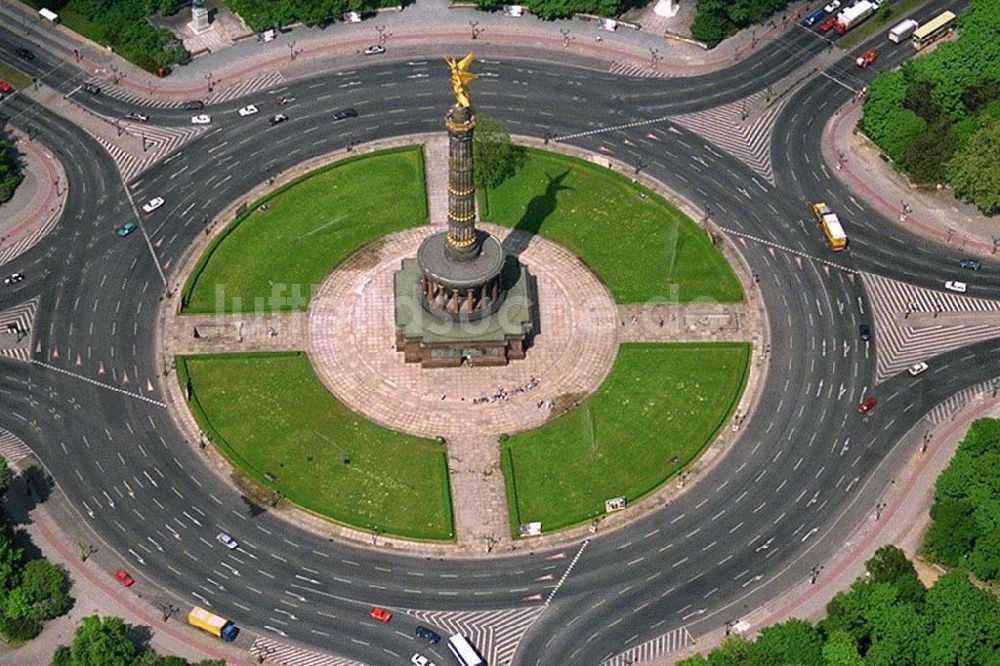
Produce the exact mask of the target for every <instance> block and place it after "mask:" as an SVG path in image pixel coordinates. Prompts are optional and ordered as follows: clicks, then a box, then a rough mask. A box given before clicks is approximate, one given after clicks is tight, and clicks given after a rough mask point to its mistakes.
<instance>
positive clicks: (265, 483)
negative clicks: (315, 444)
mask: <svg viewBox="0 0 1000 666" xmlns="http://www.w3.org/2000/svg"><path fill="white" fill-rule="evenodd" d="M305 355H306V354H305V352H300V351H287V352H254V353H246V352H230V353H216V354H198V355H191V356H177V357H176V372H177V381H178V383H179V384H180V387H181V391H182V393H183V394H184V396H185V397H187V387H188V386H189V382H190V372H189V370H188V367H187V361H188V359H190V358H197V359H199V360H223V359H227V358H245V357H247V356H253V357H255V358H265V357H269V358H280V357H292V356H295V357H298V356H305ZM331 397H332V396H331ZM334 399H335V398H334ZM186 404H187V405H188V407H189V409H190V410H191V413H192V414H193V415H194V417H195V421H197V423H198V426H199V427H200V428H201V429H202V431H203V432H204V433H205V434H206V435H207V437H208V439H209V440H210V441H211V442H212V443H213V444H214V445H215V446H216V447H217V448H218V449H219V451H221V452H222V454H223V455H224V456H226V458H227V459H228V460H229V461H230V462H231V463H232V464H233V465H235V466H236V468H237V470H238V471H239V472H242V474H243V475H245V476H246V477H249V478H250V479H252V481H253V482H255V483H256V484H258V485H259V486H261V487H262V488H265V489H266V490H267V491H269V492H273V493H275V494H277V495H278V496H279V497H281V498H282V499H283V500H285V501H287V502H289V503H290V504H292V505H294V506H295V507H296V508H297V509H299V510H301V511H306V512H308V513H310V514H312V515H314V516H317V517H319V518H322V519H323V520H327V521H330V522H333V523H337V524H341V525H346V526H348V527H351V528H354V529H360V530H370V529H372V527H373V525H367V524H365V525H359V524H354V523H350V522H347V521H344V520H338V519H337V518H334V517H332V516H329V515H326V514H323V513H320V512H317V511H314V510H311V509H309V508H306V507H304V506H301V505H300V504H298V503H296V502H295V501H294V499H293V498H290V497H289V496H287V495H286V494H284V493H283V492H282V491H281V490H280V489H278V488H276V487H275V486H274V485H273V484H272V483H271V482H270V481H269V480H268V479H267V477H266V476H265V474H264V472H263V471H262V470H260V469H258V468H257V467H255V466H254V465H253V464H252V463H251V462H250V461H249V460H247V459H246V458H245V457H243V456H242V455H241V454H240V453H239V452H238V451H236V449H234V448H233V447H232V446H231V445H230V444H229V442H228V441H226V438H225V437H223V436H222V435H221V434H220V433H219V431H218V430H216V428H215V427H214V425H213V423H212V419H211V418H210V417H209V415H208V413H207V412H206V411H205V409H204V407H203V406H202V404H201V401H200V399H199V397H198V393H197V391H195V390H192V391H191V397H190V399H189V400H187V402H186ZM376 425H377V424H376ZM379 427H382V426H379ZM442 443H443V440H442ZM440 456H441V465H442V467H443V469H444V470H445V474H444V481H443V484H444V485H443V488H441V490H442V491H443V495H444V498H445V500H446V502H445V519H446V525H447V532H446V533H444V532H442V533H429V532H427V531H420V530H405V529H394V530H392V531H381V532H380V533H384V534H388V535H392V536H399V537H404V538H407V539H412V540H418V541H432V542H437V543H440V542H442V541H454V540H455V516H454V506H453V496H452V490H451V476H450V474H449V473H448V454H447V451H446V450H442V451H441V452H440Z"/></svg>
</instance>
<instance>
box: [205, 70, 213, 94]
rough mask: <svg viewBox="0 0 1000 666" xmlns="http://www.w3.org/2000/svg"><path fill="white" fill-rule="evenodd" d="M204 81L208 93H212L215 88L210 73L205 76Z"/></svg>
mask: <svg viewBox="0 0 1000 666" xmlns="http://www.w3.org/2000/svg"><path fill="white" fill-rule="evenodd" d="M205 80H206V81H208V92H212V90H214V86H215V83H214V82H213V81H212V72H209V73H208V74H206V75H205Z"/></svg>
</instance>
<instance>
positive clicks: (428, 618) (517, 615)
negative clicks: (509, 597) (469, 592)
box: [406, 606, 545, 666]
mask: <svg viewBox="0 0 1000 666" xmlns="http://www.w3.org/2000/svg"><path fill="white" fill-rule="evenodd" d="M543 610H545V609H544V607H542V606H528V607H524V608H509V609H504V610H493V611H468V612H466V611H427V610H408V611H406V612H407V614H409V615H412V616H414V617H416V618H419V619H420V620H421V621H422V622H424V623H426V624H429V625H432V626H435V627H439V628H440V629H443V630H444V632H443V633H444V634H445V635H448V634H462V635H463V636H465V637H466V638H468V639H469V641H471V642H472V644H473V645H474V646H476V648H477V649H478V651H479V654H480V655H481V656H482V657H483V658H484V659H485V660H486V663H487V664H490V666H510V664H511V663H512V661H513V659H514V652H515V651H517V646H518V644H519V643H520V642H521V638H522V637H523V636H524V633H525V632H526V631H527V630H528V628H529V627H530V626H531V625H532V624H533V623H534V621H535V620H536V619H537V618H538V616H539V615H541V614H542V611H543Z"/></svg>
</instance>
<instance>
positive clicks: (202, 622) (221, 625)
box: [188, 606, 240, 641]
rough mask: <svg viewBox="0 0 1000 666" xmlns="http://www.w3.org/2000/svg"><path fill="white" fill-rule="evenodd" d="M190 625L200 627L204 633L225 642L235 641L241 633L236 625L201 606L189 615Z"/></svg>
mask: <svg viewBox="0 0 1000 666" xmlns="http://www.w3.org/2000/svg"><path fill="white" fill-rule="evenodd" d="M188 624H190V625H191V626H192V627H198V628H199V629H201V630H202V631H207V632H208V633H210V634H212V635H213V636H218V637H219V638H221V639H222V640H224V641H234V640H236V636H237V635H238V634H239V633H240V629H239V627H237V626H236V625H235V624H233V623H232V622H230V621H229V620H227V619H226V618H224V617H220V616H218V615H216V614H215V613H210V612H209V611H207V610H205V609H204V608H201V607H200V606H195V607H194V608H192V609H191V612H190V613H188Z"/></svg>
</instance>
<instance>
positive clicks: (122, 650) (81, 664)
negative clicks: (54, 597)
mask: <svg viewBox="0 0 1000 666" xmlns="http://www.w3.org/2000/svg"><path fill="white" fill-rule="evenodd" d="M133 629H134V627H132V626H130V625H128V624H126V623H125V621H124V620H122V619H121V618H120V617H100V616H97V615H90V616H88V617H85V618H83V619H82V620H80V624H78V625H76V632H75V633H74V634H73V643H72V645H71V646H69V647H66V646H64V645H63V646H60V647H59V648H57V649H56V652H55V655H54V656H53V658H52V666H98V665H100V666H188V665H189V662H188V661H186V660H185V659H182V658H181V657H174V656H163V655H159V654H157V653H156V651H155V650H153V649H152V648H150V647H145V648H143V647H142V646H141V645H138V644H136V641H135V640H134V638H133V635H134V633H135V632H134V631H133ZM197 666H225V662H224V661H221V660H210V659H205V660H202V661H200V662H198V664H197Z"/></svg>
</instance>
